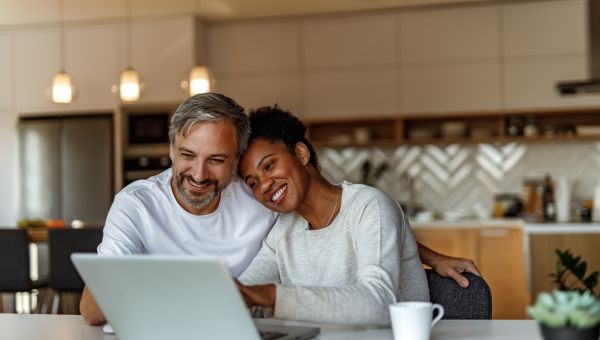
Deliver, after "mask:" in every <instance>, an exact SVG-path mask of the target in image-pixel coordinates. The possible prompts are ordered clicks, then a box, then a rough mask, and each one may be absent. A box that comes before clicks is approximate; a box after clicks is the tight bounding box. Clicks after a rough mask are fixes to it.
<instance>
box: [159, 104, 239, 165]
mask: <svg viewBox="0 0 600 340" xmlns="http://www.w3.org/2000/svg"><path fill="white" fill-rule="evenodd" d="M222 121H226V122H230V123H231V124H233V126H234V127H235V131H236V138H237V144H238V150H237V156H238V157H239V156H240V155H241V154H242V153H243V152H244V151H245V150H246V147H247V146H248V136H249V135H250V122H249V120H248V116H247V115H246V113H245V112H244V108H243V107H241V106H240V105H238V103H236V102H235V101H234V100H233V99H231V98H229V97H227V96H224V95H222V94H219V93H201V94H197V95H195V96H192V97H190V98H188V99H186V100H185V101H184V102H183V103H181V105H179V107H178V108H177V110H175V113H174V114H173V117H172V118H171V126H170V127H169V141H170V142H171V144H173V143H175V136H176V135H177V134H179V133H181V135H182V136H184V137H186V136H187V135H188V133H189V132H190V129H191V128H192V126H194V124H196V123H202V122H222Z"/></svg>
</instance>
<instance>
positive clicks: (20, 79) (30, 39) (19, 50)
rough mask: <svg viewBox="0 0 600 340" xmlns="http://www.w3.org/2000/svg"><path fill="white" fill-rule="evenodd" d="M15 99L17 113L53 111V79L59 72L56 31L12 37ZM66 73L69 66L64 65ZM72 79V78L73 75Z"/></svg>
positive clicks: (34, 30) (51, 29) (23, 32)
mask: <svg viewBox="0 0 600 340" xmlns="http://www.w3.org/2000/svg"><path fill="white" fill-rule="evenodd" d="M14 39H15V41H14V49H15V50H14V56H15V59H14V89H15V92H14V95H15V98H14V100H15V107H16V108H15V109H16V111H17V112H31V111H40V110H45V111H55V110H57V109H59V108H60V107H61V106H60V105H58V104H55V103H53V102H52V100H51V96H50V88H51V86H52V78H53V77H54V74H55V73H56V72H58V71H59V69H60V35H59V30H58V29H56V28H47V29H32V30H21V31H17V32H15V33H14ZM66 67H67V69H68V65H66ZM72 76H73V75H72Z"/></svg>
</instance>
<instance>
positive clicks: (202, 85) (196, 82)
mask: <svg viewBox="0 0 600 340" xmlns="http://www.w3.org/2000/svg"><path fill="white" fill-rule="evenodd" d="M209 91H210V76H209V74H208V68H207V67H206V66H195V67H194V68H192V70H191V71H190V96H193V95H195V94H198V93H205V92H209Z"/></svg>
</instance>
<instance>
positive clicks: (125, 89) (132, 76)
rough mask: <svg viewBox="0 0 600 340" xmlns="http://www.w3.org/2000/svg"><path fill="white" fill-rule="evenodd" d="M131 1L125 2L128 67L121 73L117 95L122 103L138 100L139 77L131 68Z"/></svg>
mask: <svg viewBox="0 0 600 340" xmlns="http://www.w3.org/2000/svg"><path fill="white" fill-rule="evenodd" d="M131 34H132V33H131V0H127V63H128V65H129V66H127V68H125V69H124V70H123V71H122V72H121V82H120V85H119V95H120V97H121V100H122V101H124V102H136V101H138V100H139V99H140V76H139V74H138V73H137V72H136V70H134V69H133V67H131V41H132V39H131Z"/></svg>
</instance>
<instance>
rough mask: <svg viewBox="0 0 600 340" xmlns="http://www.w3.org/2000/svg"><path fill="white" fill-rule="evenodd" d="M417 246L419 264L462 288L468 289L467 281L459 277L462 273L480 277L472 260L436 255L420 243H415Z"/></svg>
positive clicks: (461, 276)
mask: <svg viewBox="0 0 600 340" xmlns="http://www.w3.org/2000/svg"><path fill="white" fill-rule="evenodd" d="M417 246H418V247H419V257H420V258H421V262H423V263H424V264H426V265H428V266H429V267H431V268H432V269H433V270H434V271H435V272H436V273H438V274H439V275H441V276H443V277H449V278H452V279H453V280H454V281H456V283H458V284H459V285H460V286H461V287H463V288H467V287H469V280H467V278H466V277H464V276H463V275H461V274H462V273H472V274H475V275H477V276H481V273H479V270H478V269H477V267H476V266H475V263H474V262H473V261H472V260H468V259H463V258H461V257H452V256H446V255H443V254H440V253H437V252H435V251H433V250H432V249H430V248H427V247H426V246H424V245H422V244H420V243H417Z"/></svg>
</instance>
